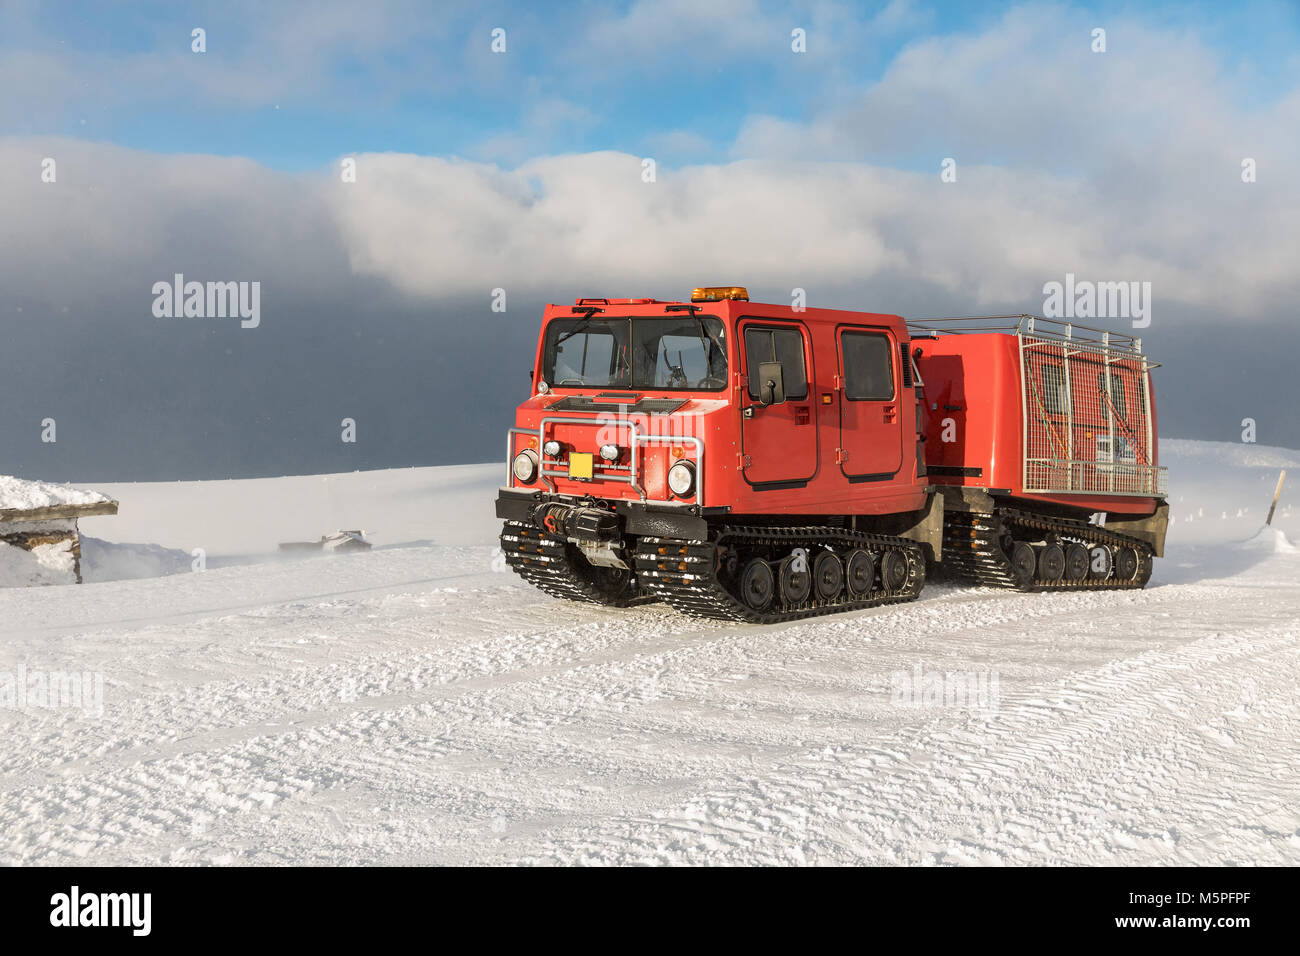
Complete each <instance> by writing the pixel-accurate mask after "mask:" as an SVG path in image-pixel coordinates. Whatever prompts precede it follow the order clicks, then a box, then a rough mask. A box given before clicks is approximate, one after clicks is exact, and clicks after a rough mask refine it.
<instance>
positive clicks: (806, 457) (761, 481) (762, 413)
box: [740, 320, 817, 490]
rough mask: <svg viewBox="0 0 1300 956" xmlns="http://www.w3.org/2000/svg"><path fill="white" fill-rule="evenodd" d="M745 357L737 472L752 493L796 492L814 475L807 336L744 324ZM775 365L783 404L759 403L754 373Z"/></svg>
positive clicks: (798, 330)
mask: <svg viewBox="0 0 1300 956" xmlns="http://www.w3.org/2000/svg"><path fill="white" fill-rule="evenodd" d="M740 335H741V343H742V346H743V352H744V356H745V370H744V371H745V377H746V380H747V384H746V386H745V388H746V391H745V397H746V402H745V410H744V412H743V413H742V414H743V416H744V417H743V418H742V419H741V427H740V434H741V468H742V472H743V474H744V476H745V480H746V481H748V482H749V483H750V485H752V486H754V488H755V490H764V489H765V488H771V489H775V488H780V487H786V488H789V487H797V486H799V485H802V484H805V483H807V482H808V480H809V479H811V478H812V477H813V476H814V475H815V474H816V473H817V421H816V414H817V412H816V406H815V405H814V404H813V401H812V390H811V387H810V386H809V384H808V383H809V380H810V379H811V377H812V364H811V361H810V356H809V352H808V333H807V331H806V330H805V329H804V328H803V327H802V326H800V325H798V324H793V323H781V322H768V321H762V320H748V321H744V322H742V323H741V326H740ZM764 362H780V363H781V367H782V378H783V379H784V385H785V401H784V402H781V403H779V404H775V405H762V404H760V403H759V398H760V382H759V376H758V367H759V365H761V364H762V363H764Z"/></svg>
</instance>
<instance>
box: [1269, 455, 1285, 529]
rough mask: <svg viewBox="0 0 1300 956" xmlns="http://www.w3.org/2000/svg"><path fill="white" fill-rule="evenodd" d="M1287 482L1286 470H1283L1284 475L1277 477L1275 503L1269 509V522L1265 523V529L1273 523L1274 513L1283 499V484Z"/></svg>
mask: <svg viewBox="0 0 1300 956" xmlns="http://www.w3.org/2000/svg"><path fill="white" fill-rule="evenodd" d="M1284 481H1286V469H1285V468H1283V469H1282V474H1280V475H1278V476H1277V490H1276V491H1274V492H1273V503H1272V504H1271V505H1269V508H1268V520H1267V521H1265V522H1264V527H1268V526H1269V525H1271V524H1272V523H1273V512H1274V511H1276V510H1277V499H1278V498H1280V497H1282V482H1284Z"/></svg>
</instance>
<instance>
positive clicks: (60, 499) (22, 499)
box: [0, 475, 109, 511]
mask: <svg viewBox="0 0 1300 956" xmlns="http://www.w3.org/2000/svg"><path fill="white" fill-rule="evenodd" d="M108 500H109V499H108V498H107V497H106V496H105V495H102V494H100V493H99V492H98V491H84V490H82V489H80V488H73V487H71V486H69V485H51V484H48V483H46V482H44V481H28V480H26V479H23V478H15V477H14V476H13V475H0V511H10V510H16V511H28V510H31V509H35V508H51V507H56V506H62V505H93V504H99V503H101V502H104V501H108Z"/></svg>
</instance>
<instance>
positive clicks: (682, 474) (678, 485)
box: [668, 461, 695, 498]
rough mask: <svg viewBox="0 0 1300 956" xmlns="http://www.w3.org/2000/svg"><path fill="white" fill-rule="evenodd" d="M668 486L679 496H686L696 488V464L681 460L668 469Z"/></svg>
mask: <svg viewBox="0 0 1300 956" xmlns="http://www.w3.org/2000/svg"><path fill="white" fill-rule="evenodd" d="M668 487H669V489H670V490H671V491H672V493H673V494H675V495H677V496H678V497H682V498H684V497H686V496H687V495H689V494H690V493H691V492H692V491H693V490H694V489H695V466H694V465H692V464H690V463H689V462H685V461H679V462H678V463H677V464H675V465H673V466H672V467H671V468H669V469H668Z"/></svg>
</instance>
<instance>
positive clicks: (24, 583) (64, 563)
mask: <svg viewBox="0 0 1300 956" xmlns="http://www.w3.org/2000/svg"><path fill="white" fill-rule="evenodd" d="M76 580H77V572H76V567H75V559H74V558H73V556H72V540H71V539H70V538H69V539H65V540H63V541H56V542H52V543H50V544H41V545H37V546H36V547H34V548H32V549H31V550H30V551H28V550H26V549H25V548H19V547H15V546H14V545H11V544H7V543H6V542H4V541H0V588H22V587H33V586H37V585H45V584H75V583H76ZM2 606H3V605H0V607H2ZM0 633H2V632H0Z"/></svg>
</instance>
